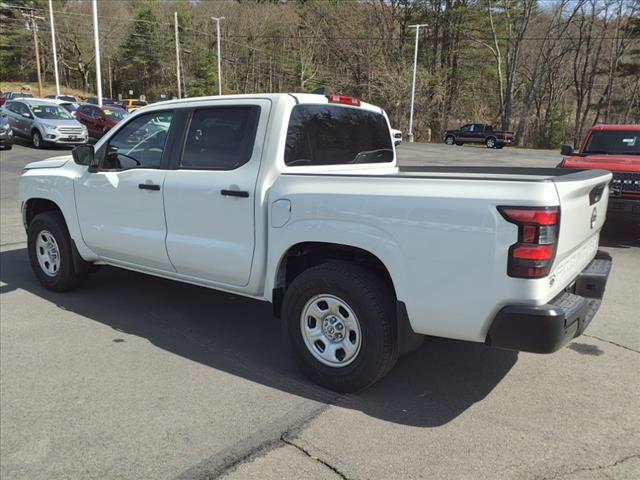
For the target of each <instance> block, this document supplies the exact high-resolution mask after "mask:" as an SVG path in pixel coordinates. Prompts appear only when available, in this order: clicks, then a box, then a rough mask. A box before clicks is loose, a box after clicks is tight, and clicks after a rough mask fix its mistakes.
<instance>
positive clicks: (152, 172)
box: [76, 112, 174, 271]
mask: <svg viewBox="0 0 640 480" xmlns="http://www.w3.org/2000/svg"><path fill="white" fill-rule="evenodd" d="M173 116H174V115H173V113H172V112H151V113H148V114H146V115H141V116H139V117H137V118H135V119H132V120H131V121H130V122H128V123H127V124H126V125H124V126H123V127H122V128H121V129H120V130H118V132H117V133H116V134H115V135H114V136H113V137H112V138H110V139H109V141H108V142H107V143H105V144H103V145H102V147H100V149H99V151H98V152H96V155H97V157H98V158H100V166H99V169H98V171H97V172H94V173H91V172H86V173H85V174H84V175H83V176H82V177H81V178H80V179H78V180H76V182H77V183H76V204H77V209H78V218H79V221H80V229H81V232H82V238H83V240H84V241H85V243H86V244H87V246H89V248H91V249H92V250H93V251H94V252H95V253H96V254H97V255H99V256H101V257H103V258H104V259H106V260H109V261H112V262H115V263H124V264H127V265H132V266H136V265H137V266H143V267H148V268H153V269H158V270H164V271H174V269H173V267H172V265H171V262H170V261H169V257H168V256H167V250H166V247H165V243H164V242H165V236H166V233H167V229H166V223H165V217H164V205H163V199H162V194H163V192H162V189H163V188H164V184H165V178H166V174H167V169H166V164H167V163H168V158H167V156H168V155H165V151H168V148H167V146H166V143H167V138H168V136H169V133H170V131H171V124H172V119H173Z"/></svg>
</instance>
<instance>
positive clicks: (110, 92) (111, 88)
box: [107, 57, 113, 98]
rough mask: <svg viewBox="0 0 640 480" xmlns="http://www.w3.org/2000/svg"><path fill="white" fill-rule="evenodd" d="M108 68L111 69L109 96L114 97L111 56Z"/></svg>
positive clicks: (108, 58)
mask: <svg viewBox="0 0 640 480" xmlns="http://www.w3.org/2000/svg"><path fill="white" fill-rule="evenodd" d="M107 68H108V69H109V98H113V79H112V78H111V57H107Z"/></svg>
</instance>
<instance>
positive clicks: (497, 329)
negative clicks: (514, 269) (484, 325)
mask: <svg viewBox="0 0 640 480" xmlns="http://www.w3.org/2000/svg"><path fill="white" fill-rule="evenodd" d="M611 264H612V260H611V256H610V255H609V254H607V253H605V252H602V251H599V252H598V254H597V255H596V257H595V258H594V259H593V261H592V262H591V263H590V264H589V265H587V267H586V268H585V269H584V270H583V271H582V272H581V273H580V274H579V275H578V276H577V277H576V279H575V281H574V282H572V284H571V286H570V287H568V288H567V289H565V291H564V292H562V293H561V294H560V295H558V296H557V297H556V298H554V299H553V300H552V301H551V302H549V303H548V304H546V305H540V306H528V305H509V306H506V307H504V308H503V309H502V310H500V311H499V312H498V314H497V315H496V317H495V319H494V320H493V323H492V324H491V328H490V329H489V333H488V335H487V338H486V340H485V343H486V344H487V345H489V346H491V347H496V348H504V349H508V350H517V351H522V352H533V353H552V352H555V351H556V350H558V349H560V348H562V347H563V346H565V345H566V344H567V343H568V342H569V341H570V340H571V339H573V338H575V337H578V336H579V335H581V334H582V332H584V330H585V329H586V328H587V326H588V325H589V323H590V322H591V320H592V319H593V317H594V316H595V314H596V312H597V311H598V308H599V307H600V303H601V301H602V296H603V295H604V289H605V286H606V284H607V279H608V278H609V272H610V271H611Z"/></svg>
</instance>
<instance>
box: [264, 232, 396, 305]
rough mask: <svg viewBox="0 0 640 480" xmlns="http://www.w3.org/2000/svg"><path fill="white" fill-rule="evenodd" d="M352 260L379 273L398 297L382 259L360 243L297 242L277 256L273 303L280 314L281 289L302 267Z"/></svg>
mask: <svg viewBox="0 0 640 480" xmlns="http://www.w3.org/2000/svg"><path fill="white" fill-rule="evenodd" d="M336 260H337V261H346V262H352V263H355V264H357V265H359V266H361V267H364V268H366V269H367V270H369V271H371V272H373V273H374V274H376V275H377V276H379V277H380V278H381V279H382V280H383V281H384V282H385V284H387V285H388V286H389V287H390V289H391V291H392V292H393V296H394V299H397V298H398V297H397V290H396V283H394V280H393V277H392V274H391V272H390V271H389V269H388V268H387V266H386V265H385V263H384V262H383V261H382V260H381V259H380V258H379V257H378V256H377V255H375V254H374V253H372V252H370V251H368V250H365V249H363V248H360V247H355V246H352V245H344V244H339V243H330V242H324V241H309V242H299V243H296V244H294V245H291V246H290V247H289V248H288V249H287V250H286V251H285V252H284V253H283V254H282V256H281V257H280V261H279V262H278V266H277V268H276V271H275V278H274V281H273V291H272V303H273V308H274V313H275V314H276V316H279V313H280V307H281V305H282V299H283V298H284V293H285V291H286V289H287V288H288V286H289V285H290V284H291V282H292V281H293V280H294V279H295V278H296V277H297V276H298V275H300V274H301V273H302V272H304V271H305V270H307V269H309V268H311V267H313V266H316V265H320V264H322V263H327V262H331V261H336Z"/></svg>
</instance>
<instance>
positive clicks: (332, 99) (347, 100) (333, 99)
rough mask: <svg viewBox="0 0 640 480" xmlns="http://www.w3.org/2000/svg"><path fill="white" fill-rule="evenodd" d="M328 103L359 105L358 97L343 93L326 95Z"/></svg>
mask: <svg viewBox="0 0 640 480" xmlns="http://www.w3.org/2000/svg"><path fill="white" fill-rule="evenodd" d="M327 99H328V100H329V103H341V104H342V105H352V106H354V107H359V106H360V99H358V98H353V97H345V96H344V95H327Z"/></svg>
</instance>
